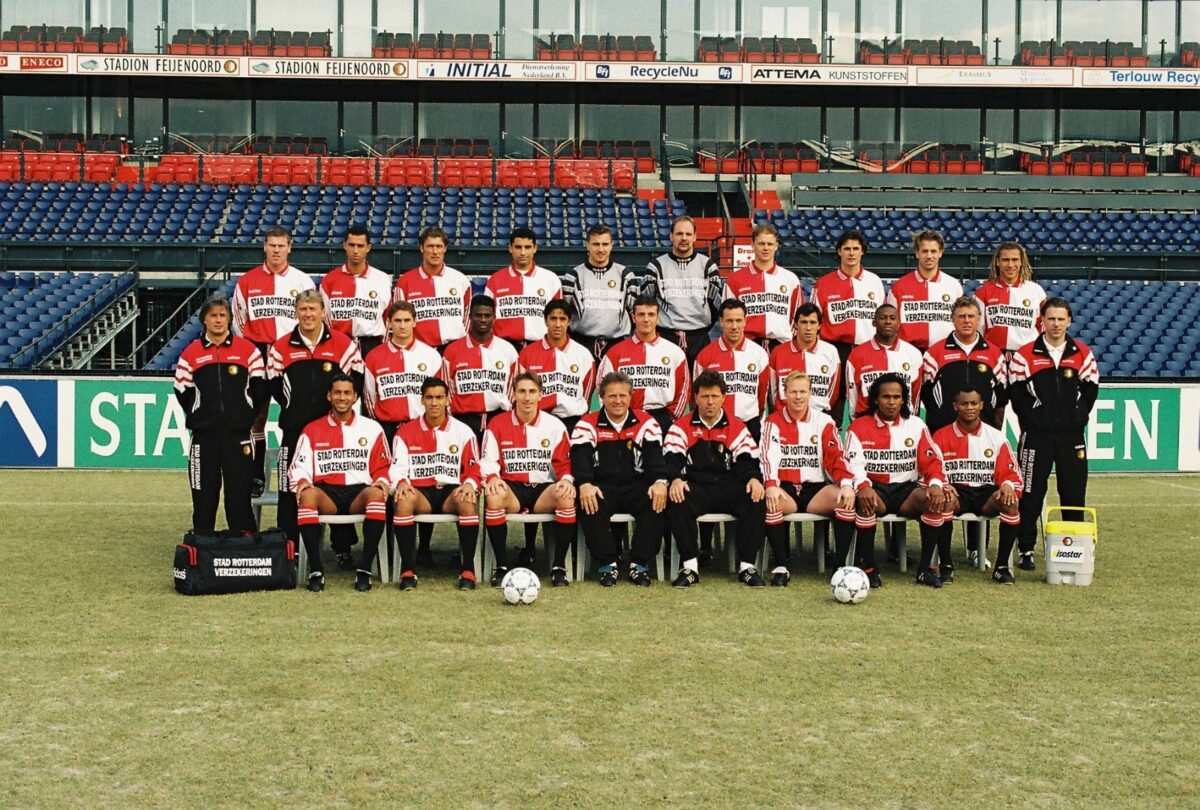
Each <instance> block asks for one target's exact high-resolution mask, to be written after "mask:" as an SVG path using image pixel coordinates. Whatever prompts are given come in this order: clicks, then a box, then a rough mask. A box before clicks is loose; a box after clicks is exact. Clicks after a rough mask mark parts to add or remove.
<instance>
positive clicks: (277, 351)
mask: <svg viewBox="0 0 1200 810" xmlns="http://www.w3.org/2000/svg"><path fill="white" fill-rule="evenodd" d="M338 374H349V375H350V376H351V377H353V378H354V380H355V383H356V384H360V383H361V381H362V374H363V361H362V356H361V355H360V354H359V353H358V345H357V344H356V343H355V342H354V341H353V340H351V339H350V338H349V337H347V336H346V335H343V334H342V333H341V332H332V331H330V329H329V327H328V326H324V325H323V326H322V327H321V338H320V340H318V341H317V343H316V344H315V345H313V346H311V347H310V346H309V345H308V343H307V342H306V341H305V340H304V337H303V336H302V335H301V334H300V327H296V328H295V329H293V330H292V332H291V334H288V335H284V336H283V337H281V338H280V339H279V340H277V341H275V344H274V345H273V346H271V356H270V358H269V359H268V361H267V381H268V383H269V385H270V388H271V396H272V397H274V398H275V401H276V402H278V403H279V409H280V410H279V427H280V429H281V430H288V431H291V430H303V429H304V427H305V425H307V424H308V423H309V422H312V421H313V420H315V419H318V418H320V416H321V414H322V412H328V411H329V399H328V397H327V394H328V393H329V383H330V380H332V379H333V378H334V377H336V376H337V375H338Z"/></svg>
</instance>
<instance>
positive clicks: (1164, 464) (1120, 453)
mask: <svg viewBox="0 0 1200 810" xmlns="http://www.w3.org/2000/svg"><path fill="white" fill-rule="evenodd" d="M271 410H272V412H271V419H270V422H269V423H268V439H269V441H270V442H271V443H272V444H273V445H276V444H278V441H279V431H278V428H277V426H276V424H275V414H276V412H277V408H276V406H274V405H272V409H271ZM1007 427H1008V434H1009V438H1010V440H1011V441H1012V442H1013V443H1014V445H1015V443H1016V432H1015V430H1016V425H1015V422H1014V421H1013V420H1012V418H1011V415H1010V416H1009V423H1008V426H1007ZM0 436H4V437H5V440H4V441H3V442H0V468H38V467H40V468H58V469H72V468H73V469H113V470H141V469H180V470H181V469H183V468H184V467H186V465H187V449H188V432H187V429H186V427H185V426H184V414H183V411H182V410H181V409H180V407H179V405H178V403H177V402H176V400H175V396H174V393H173V390H172V381H171V380H170V379H169V378H166V377H161V376H160V377H148V376H111V375H109V376H100V375H88V376H70V377H68V376H32V375H25V376H19V375H0ZM1088 455H1089V457H1090V460H1091V461H1090V468H1091V470H1092V471H1093V472H1147V473H1149V472H1197V471H1200V382H1182V383H1161V382H1159V383H1153V384H1140V383H1124V382H1112V383H1103V384H1102V385H1101V389H1100V397H1099V399H1098V400H1097V402H1096V407H1095V410H1094V411H1093V413H1092V421H1091V425H1090V428H1089V431H1088Z"/></svg>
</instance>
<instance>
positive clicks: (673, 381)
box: [596, 335, 692, 419]
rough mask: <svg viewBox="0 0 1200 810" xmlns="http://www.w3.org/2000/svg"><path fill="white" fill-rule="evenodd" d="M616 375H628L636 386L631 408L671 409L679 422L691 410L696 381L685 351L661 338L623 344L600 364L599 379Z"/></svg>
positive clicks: (632, 340)
mask: <svg viewBox="0 0 1200 810" xmlns="http://www.w3.org/2000/svg"><path fill="white" fill-rule="evenodd" d="M612 371H620V372H622V373H623V374H626V375H628V376H629V379H630V382H632V383H633V397H632V399H631V403H630V407H631V408H638V409H640V410H646V411H649V410H654V409H655V408H667V409H669V410H670V411H671V414H672V417H673V418H675V419H678V418H679V417H680V416H682V415H683V412H684V411H685V410H686V409H687V403H688V395H689V393H690V391H689V389H690V388H691V385H692V377H691V374H689V373H688V362H687V356H686V355H685V354H684V353H683V349H681V348H679V347H678V346H676V345H675V344H674V343H672V342H671V341H669V340H666V339H664V338H662V337H659V336H657V335H655V337H654V340H652V341H643V340H642V339H641V338H639V337H638V336H637V335H633V336H632V337H629V338H627V339H625V340H622V341H621V342H620V343H618V344H617V345H616V346H613V347H612V348H611V349H610V350H609V352H608V354H606V355H604V357H603V358H602V359H601V360H600V368H599V369H597V371H596V378H597V379H600V380H602V379H604V376H605V375H606V374H608V373H609V372H612Z"/></svg>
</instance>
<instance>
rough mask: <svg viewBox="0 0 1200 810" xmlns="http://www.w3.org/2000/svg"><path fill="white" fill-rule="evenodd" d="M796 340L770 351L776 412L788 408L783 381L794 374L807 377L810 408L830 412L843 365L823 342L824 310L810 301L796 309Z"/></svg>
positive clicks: (772, 393)
mask: <svg viewBox="0 0 1200 810" xmlns="http://www.w3.org/2000/svg"><path fill="white" fill-rule="evenodd" d="M792 331H793V332H794V333H795V337H793V338H792V339H791V340H789V341H788V342H787V343H783V344H781V345H779V346H776V347H775V351H773V352H771V360H770V366H771V398H772V400H773V401H774V403H775V408H776V409H782V408H784V407H786V405H787V397H786V395H785V392H784V390H783V384H784V381H786V380H787V378H788V375H789V374H791V373H792V372H793V371H803V372H804V373H805V374H807V375H808V382H809V386H810V388H811V395H810V396H809V403H808V404H809V405H810V406H811V407H813V408H816V409H817V410H818V411H822V412H823V413H829V406H830V400H831V399H832V397H833V395H834V392H835V391H837V390H838V389H839V387H840V386H841V384H842V363H841V358H839V357H838V351H837V348H836V347H835V346H834V345H833V344H832V343H826V342H825V341H824V340H821V309H820V307H818V306H817V305H816V304H814V303H812V302H811V301H810V302H808V303H804V304H801V305H800V306H798V307H796V316H795V317H794V318H793V319H792Z"/></svg>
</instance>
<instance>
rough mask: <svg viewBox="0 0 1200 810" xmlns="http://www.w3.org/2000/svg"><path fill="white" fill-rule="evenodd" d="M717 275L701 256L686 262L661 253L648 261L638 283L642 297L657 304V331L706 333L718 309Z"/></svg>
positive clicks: (719, 282)
mask: <svg viewBox="0 0 1200 810" xmlns="http://www.w3.org/2000/svg"><path fill="white" fill-rule="evenodd" d="M722 284H723V282H722V280H721V272H720V270H719V268H718V267H717V263H716V261H714V260H713V259H711V258H709V257H708V256H705V255H704V254H703V253H693V254H692V255H691V256H689V257H688V258H686V259H682V258H680V257H678V256H676V255H675V254H674V253H664V254H663V255H661V256H659V257H658V258H656V259H652V260H651V261H650V264H649V265H647V267H646V275H645V277H644V279H643V281H642V295H648V296H650V297H652V298H655V299H657V300H658V305H659V317H658V325H659V328H661V329H675V330H680V331H690V330H693V329H707V328H709V327H710V326H712V325H713V322H714V321H716V319H717V311H718V310H719V309H720V308H721V287H722Z"/></svg>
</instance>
